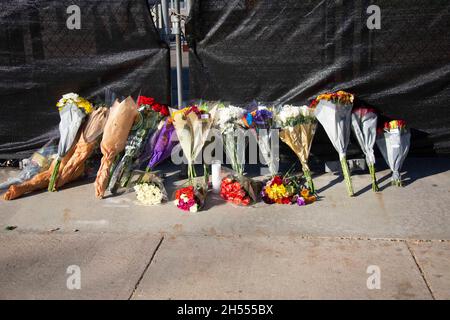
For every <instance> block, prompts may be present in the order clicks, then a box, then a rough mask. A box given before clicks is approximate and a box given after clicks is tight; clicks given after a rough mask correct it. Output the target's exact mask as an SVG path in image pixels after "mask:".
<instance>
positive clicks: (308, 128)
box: [277, 105, 317, 193]
mask: <svg viewBox="0 0 450 320" xmlns="http://www.w3.org/2000/svg"><path fill="white" fill-rule="evenodd" d="M277 121H278V122H279V125H280V139H281V140H282V141H283V142H284V143H286V144H287V145H288V146H289V147H290V148H291V149H292V151H294V152H295V154H296V155H297V157H298V158H299V159H300V163H301V165H302V170H303V174H304V175H305V178H306V181H307V184H308V187H309V190H311V192H312V193H315V188H314V183H313V180H312V177H311V171H310V170H309V166H308V159H309V153H310V150H311V145H312V141H313V139H314V135H315V133H316V128H317V120H316V117H315V115H314V109H312V108H309V107H308V106H301V107H297V106H290V105H285V106H282V107H281V108H280V109H278V110H277Z"/></svg>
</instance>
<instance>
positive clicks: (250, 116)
mask: <svg viewBox="0 0 450 320" xmlns="http://www.w3.org/2000/svg"><path fill="white" fill-rule="evenodd" d="M242 121H243V122H244V125H245V127H246V128H247V129H248V130H250V131H251V132H252V133H253V134H254V136H255V138H256V141H257V142H258V146H259V149H260V154H261V155H262V157H263V159H264V161H265V163H266V164H267V165H268V167H269V173H270V175H271V176H274V175H275V174H277V172H278V162H279V158H278V157H275V156H274V152H273V150H272V144H273V142H275V143H278V137H277V138H276V140H274V136H273V132H271V131H272V129H276V123H275V121H274V116H273V112H272V110H271V108H267V107H265V106H263V105H259V106H258V108H257V110H253V111H251V112H247V113H246V114H245V115H244V117H243V118H242Z"/></svg>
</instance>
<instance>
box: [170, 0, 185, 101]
mask: <svg viewBox="0 0 450 320" xmlns="http://www.w3.org/2000/svg"><path fill="white" fill-rule="evenodd" d="M174 11H175V14H174V15H173V16H172V32H173V33H174V34H175V46H176V60H177V92H178V106H179V107H181V106H182V105H183V79H182V76H183V74H182V73H183V61H182V51H181V21H180V20H181V19H180V0H175V10H174Z"/></svg>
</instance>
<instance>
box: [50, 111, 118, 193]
mask: <svg viewBox="0 0 450 320" xmlns="http://www.w3.org/2000/svg"><path fill="white" fill-rule="evenodd" d="M108 113H109V109H108V108H107V107H104V106H101V107H99V108H97V109H95V110H94V111H93V112H92V113H91V114H90V115H89V117H88V119H87V121H86V125H84V127H83V130H82V132H81V136H80V138H79V139H78V142H77V144H76V145H75V150H74V153H73V155H72V156H71V157H70V159H69V161H68V162H67V163H66V165H65V166H64V168H63V169H62V171H61V173H60V175H59V179H58V183H57V185H56V187H57V188H60V187H62V186H63V185H65V184H66V183H68V182H71V181H75V180H77V179H78V178H79V177H81V176H82V175H84V173H85V169H86V164H87V160H88V159H89V158H90V156H91V155H92V153H93V152H94V151H95V149H96V148H97V147H98V140H99V137H100V136H101V135H102V133H103V129H104V128H105V124H106V121H107V119H108Z"/></svg>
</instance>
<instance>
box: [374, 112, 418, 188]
mask: <svg viewBox="0 0 450 320" xmlns="http://www.w3.org/2000/svg"><path fill="white" fill-rule="evenodd" d="M410 140H411V133H410V132H409V130H408V129H407V127H406V122H405V121H403V120H392V121H389V122H386V123H385V124H384V129H383V130H380V131H379V134H378V137H377V145H378V148H379V149H380V151H381V154H382V155H383V158H384V160H386V163H387V164H388V165H389V168H390V169H391V171H392V184H393V185H395V186H398V187H401V186H402V180H401V175H400V170H401V169H402V165H403V162H404V161H405V159H406V156H407V155H408V151H409V146H410Z"/></svg>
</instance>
